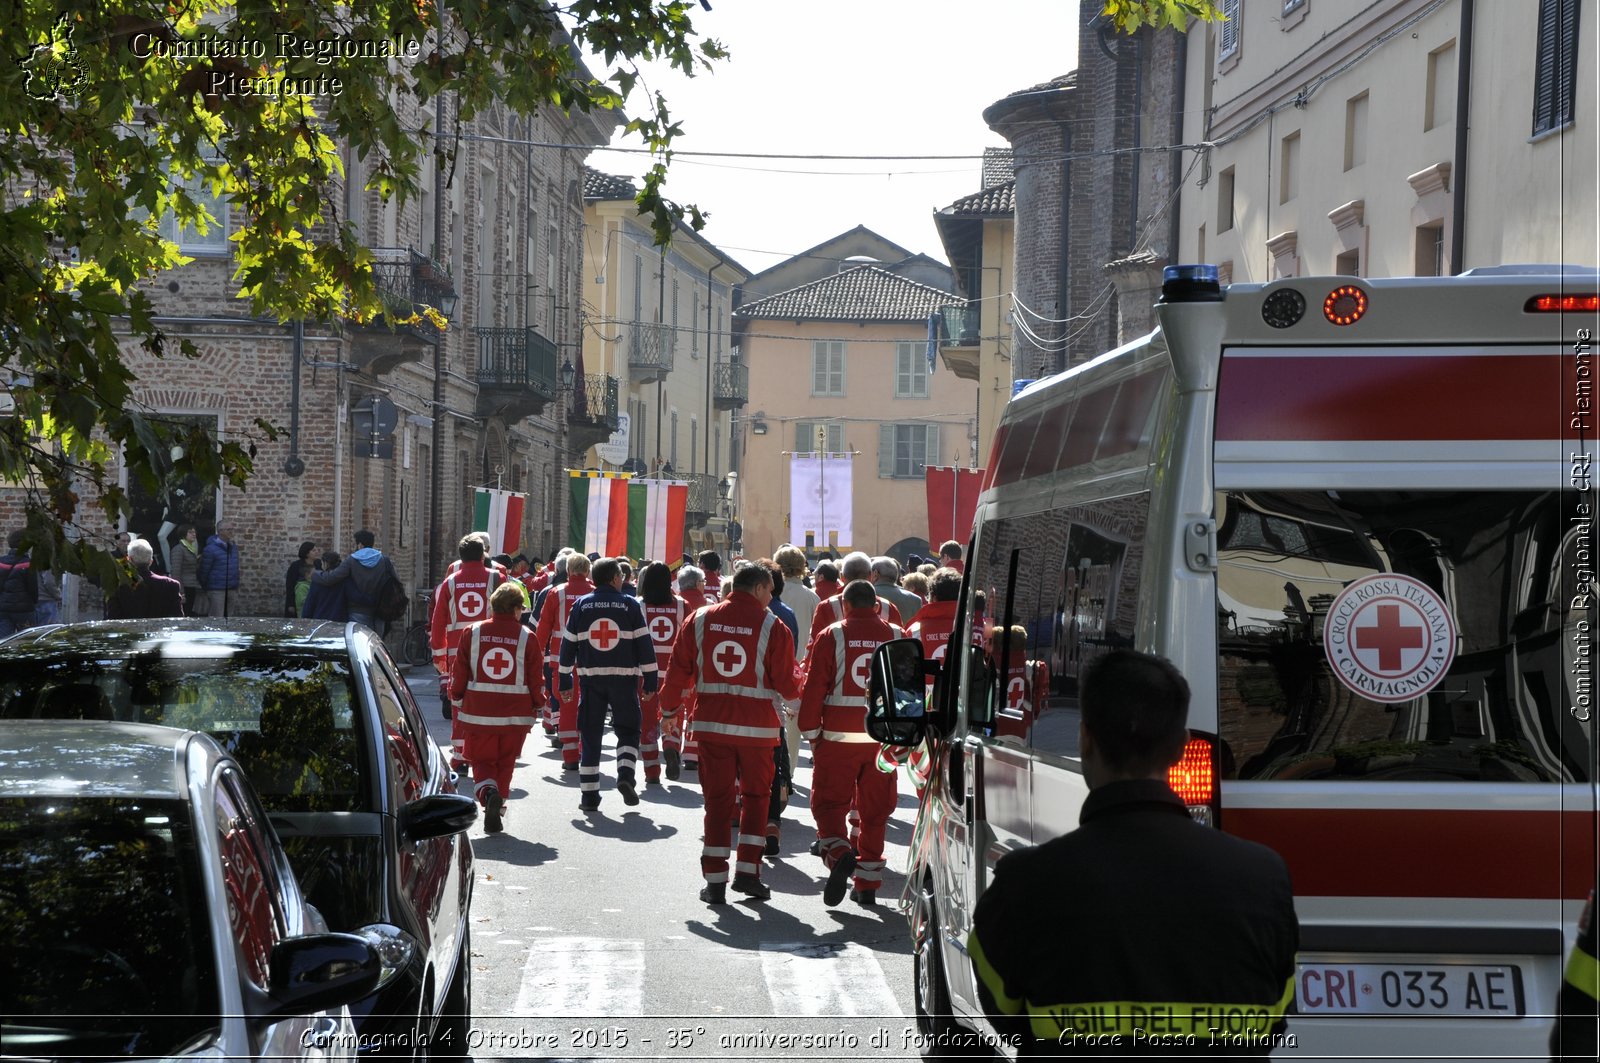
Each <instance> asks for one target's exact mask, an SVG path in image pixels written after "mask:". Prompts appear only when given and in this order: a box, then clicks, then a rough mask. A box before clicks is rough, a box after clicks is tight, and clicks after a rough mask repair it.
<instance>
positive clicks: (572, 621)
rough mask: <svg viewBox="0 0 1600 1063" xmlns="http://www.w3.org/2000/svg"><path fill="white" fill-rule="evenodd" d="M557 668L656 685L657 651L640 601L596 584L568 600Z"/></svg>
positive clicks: (591, 676)
mask: <svg viewBox="0 0 1600 1063" xmlns="http://www.w3.org/2000/svg"><path fill="white" fill-rule="evenodd" d="M561 670H562V671H563V672H565V673H567V674H571V673H573V672H574V671H576V673H577V675H578V678H579V679H621V678H633V679H640V678H642V679H643V680H644V689H645V691H646V693H654V692H655V689H656V677H657V669H656V651H655V647H654V646H652V645H651V643H650V629H649V628H647V627H645V626H644V610H643V609H642V608H641V607H640V605H639V599H637V598H630V597H628V596H627V595H626V594H623V593H622V592H621V591H619V590H617V589H616V588H615V587H597V588H596V589H595V590H594V591H593V592H592V593H590V594H586V595H584V596H583V597H581V598H579V599H578V600H577V601H576V602H574V603H573V606H572V612H571V614H569V615H568V617H567V624H566V629H565V631H564V632H563V633H562V639H561Z"/></svg>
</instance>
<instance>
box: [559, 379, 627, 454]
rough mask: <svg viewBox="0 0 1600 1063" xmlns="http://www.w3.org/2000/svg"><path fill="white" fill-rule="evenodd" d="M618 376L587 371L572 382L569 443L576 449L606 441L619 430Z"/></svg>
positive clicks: (568, 411) (570, 446)
mask: <svg viewBox="0 0 1600 1063" xmlns="http://www.w3.org/2000/svg"><path fill="white" fill-rule="evenodd" d="M618 390H619V388H618V385H617V378H616V377H614V376H602V375H600V374H597V373H585V374H584V375H582V376H580V377H578V378H577V379H576V380H575V381H574V382H573V390H572V404H571V405H570V406H569V407H568V408H567V437H568V441H567V445H568V447H569V449H571V450H576V451H583V450H588V449H589V448H590V447H592V446H594V445H595V444H596V443H604V442H605V441H606V440H607V439H609V438H610V437H611V433H613V432H615V431H616V430H617V393H618Z"/></svg>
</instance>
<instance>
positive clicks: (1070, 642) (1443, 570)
mask: <svg viewBox="0 0 1600 1063" xmlns="http://www.w3.org/2000/svg"><path fill="white" fill-rule="evenodd" d="M1597 290H1600V275H1597V274H1596V273H1595V272H1594V271H1592V270H1584V271H1576V270H1574V269H1572V268H1571V267H1567V268H1566V269H1565V270H1563V268H1562V267H1510V268H1508V267H1498V268H1495V269H1489V270H1475V271H1472V272H1470V273H1468V274H1464V275H1461V276H1458V277H1449V278H1395V279H1366V278H1357V277H1325V278H1293V279H1285V280H1279V281H1274V282H1272V283H1268V284H1254V285H1242V284H1240V285H1232V286H1230V287H1227V288H1226V289H1224V288H1222V287H1220V286H1219V285H1218V283H1217V277H1216V270H1215V269H1214V268H1212V267H1207V266H1194V267H1173V268H1171V269H1169V270H1168V273H1167V280H1166V283H1165V285H1164V287H1163V294H1162V299H1161V302H1160V304H1159V305H1158V307H1157V316H1158V320H1159V327H1158V329H1157V330H1156V331H1155V332H1153V333H1152V334H1150V335H1149V336H1147V337H1145V338H1143V339H1140V340H1137V341H1135V342H1133V343H1130V344H1128V345H1127V346H1124V347H1121V348H1119V349H1117V350H1114V351H1111V352H1109V353H1107V354H1105V355H1102V356H1101V357H1099V358H1097V359H1095V360H1093V361H1091V362H1089V363H1087V364H1084V365H1081V366H1078V367H1077V368H1074V369H1072V370H1070V371H1068V372H1065V373H1062V374H1060V375H1058V376H1054V377H1051V378H1049V379H1045V380H1040V381H1037V382H1035V383H1033V384H1032V385H1030V386H1028V387H1026V388H1025V389H1024V390H1022V391H1021V392H1020V393H1019V394H1018V395H1017V396H1016V397H1014V398H1013V399H1012V401H1011V402H1010V404H1009V405H1008V406H1007V408H1006V411H1005V414H1004V417H1003V420H1002V422H1001V423H1000V425H999V426H998V428H997V431H996V434H995V441H994V447H993V450H992V454H991V458H990V462H989V466H988V468H987V470H986V473H985V484H984V491H983V495H982V497H981V499H980V501H979V504H978V509H977V514H976V518H975V523H974V529H973V536H972V540H971V544H970V547H969V552H968V561H967V566H966V576H965V583H964V585H963V589H962V598H961V602H962V611H961V620H960V623H959V626H958V628H957V631H956V633H955V634H954V635H953V636H952V639H951V647H952V648H951V650H950V652H949V653H948V654H947V655H946V659H945V661H944V662H943V664H942V666H940V665H938V664H937V663H936V662H929V664H928V667H929V668H930V669H933V668H942V670H941V671H940V672H939V674H938V678H937V680H936V682H935V685H934V689H933V694H932V696H931V699H930V701H929V704H928V706H927V710H926V713H925V714H923V713H922V711H921V707H920V706H915V707H913V708H912V709H910V710H907V709H906V708H905V703H904V701H902V702H900V703H898V704H897V703H896V702H895V701H894V699H893V698H892V697H891V698H887V699H880V698H878V697H876V694H875V696H874V698H873V699H872V700H871V701H870V702H869V703H870V704H871V705H872V709H871V711H870V712H869V723H870V725H871V728H872V730H873V731H874V734H875V735H876V736H877V737H879V738H880V739H882V740H894V741H897V742H901V743H915V742H918V741H920V740H922V739H924V738H926V740H927V742H928V750H929V751H930V753H931V756H930V758H929V759H930V760H931V765H932V766H931V776H930V778H929V781H928V785H927V786H926V788H925V790H924V792H923V797H922V803H921V807H920V810H919V813H918V820H917V827H916V831H915V834H914V837H913V841H912V846H911V851H910V859H909V866H908V874H907V890H906V897H905V901H906V905H907V908H908V911H909V914H910V918H911V924H912V932H913V940H914V949H913V963H914V965H915V984H916V992H917V1001H916V1004H917V1015H918V1022H919V1033H920V1034H921V1035H922V1037H921V1043H922V1044H923V1046H924V1048H925V1054H926V1055H928V1056H930V1057H941V1056H944V1055H951V1054H959V1053H957V1052H955V1051H954V1049H955V1048H957V1047H959V1045H960V1044H962V1043H963V1040H964V1039H965V1040H967V1041H970V1040H971V1039H972V1038H974V1037H976V1038H978V1039H980V1040H981V1039H983V1038H985V1037H991V1038H992V1036H993V1031H992V1029H991V1028H990V1027H989V1026H988V1025H987V1024H986V1023H985V1022H984V1020H983V1018H982V1009H981V1007H980V1005H979V1003H978V994H977V985H976V979H975V976H974V973H973V967H972V963H971V961H970V958H969V956H968V954H967V947H966V942H967V935H968V932H969V931H970V930H971V921H972V912H973V908H974V906H975V904H976V902H977V901H978V898H979V897H981V896H982V894H983V891H984V889H985V887H986V886H987V884H988V882H989V880H990V877H991V875H992V874H993V872H994V868H995V865H996V863H997V862H998V861H999V860H1000V859H1001V858H1003V857H1004V856H1005V855H1006V854H1007V853H1011V852H1014V851H1016V850H1017V849H1020V848H1023V847H1025V846H1030V845H1037V844H1040V843H1042V842H1045V841H1048V840H1049V839H1051V838H1054V837H1056V836H1058V835H1060V834H1063V833H1065V832H1067V831H1070V830H1072V829H1074V828H1075V827H1076V826H1077V823H1078V813H1079V810H1080V809H1081V807H1082V805H1083V801H1084V798H1085V796H1086V794H1087V787H1086V786H1085V783H1084V777H1083V774H1082V767H1081V762H1080V760H1079V756H1078V748H1077V737H1078V713H1077V710H1076V700H1075V697H1076V692H1077V680H1078V677H1079V676H1080V675H1081V674H1082V672H1083V670H1084V668H1085V667H1087V666H1088V665H1089V664H1091V663H1092V662H1093V661H1094V659H1095V658H1096V657H1098V656H1100V655H1102V654H1104V653H1106V652H1108V651H1109V650H1111V649H1113V648H1116V647H1124V646H1126V647H1134V648H1137V649H1140V650H1145V651H1150V652H1153V653H1158V654H1161V655H1163V656H1165V657H1167V658H1169V659H1171V660H1172V661H1173V662H1174V663H1175V664H1176V665H1177V666H1178V668H1179V669H1180V670H1181V671H1182V672H1183V673H1184V675H1185V676H1186V677H1187V678H1188V680H1189V683H1190V686H1191V688H1192V691H1193V698H1192V704H1191V708H1190V718H1189V729H1190V734H1191V736H1192V737H1191V740H1190V742H1189V745H1188V748H1187V749H1186V751H1185V754H1184V757H1183V759H1182V760H1181V761H1180V762H1179V764H1178V765H1177V766H1175V767H1174V769H1173V771H1172V774H1171V781H1172V783H1173V786H1174V788H1175V789H1176V790H1177V791H1178V792H1179V793H1180V794H1181V795H1182V796H1183V797H1184V799H1185V802H1186V803H1187V804H1188V805H1189V807H1190V811H1191V814H1192V815H1193V816H1194V817H1195V818H1196V819H1197V820H1199V821H1200V822H1202V823H1205V824H1207V825H1209V826H1210V827H1212V828H1214V829H1218V830H1223V831H1227V832H1229V833H1231V834H1235V835H1238V836H1240V837H1243V838H1248V839H1250V840H1253V841H1257V842H1260V843H1261V844H1264V845H1267V846H1270V847H1271V848H1273V849H1275V850H1276V851H1277V852H1279V853H1280V854H1281V855H1282V856H1283V858H1284V859H1285V861H1286V862H1287V863H1288V866H1289V870H1290V873H1291V875H1292V878H1293V882H1294V889H1295V907H1296V911H1297V913H1298V916H1299V920H1300V952H1299V955H1298V958H1297V962H1298V970H1297V976H1296V993H1295V999H1294V1003H1293V1006H1292V1008H1291V1015H1290V1016H1289V1026H1288V1031H1287V1033H1288V1036H1287V1037H1286V1038H1284V1043H1283V1044H1282V1045H1280V1046H1279V1047H1278V1048H1277V1049H1275V1051H1274V1052H1273V1055H1274V1056H1275V1057H1282V1058H1294V1057H1296V1056H1303V1057H1308V1058H1309V1057H1335V1058H1361V1059H1400V1058H1410V1057H1414V1056H1416V1055H1431V1056H1447V1057H1451V1058H1456V1059H1466V1058H1472V1059H1479V1058H1488V1059H1494V1058H1503V1059H1511V1058H1520V1057H1529V1056H1540V1055H1541V1054H1543V1053H1546V1052H1547V1051H1548V1044H1549V1041H1548V1038H1549V1036H1550V1031H1551V1027H1552V1018H1551V1016H1552V1013H1553V1011H1554V1009H1555V1004H1556V1001H1557V999H1558V997H1559V995H1560V990H1561V982H1562V968H1563V964H1564V961H1565V957H1566V955H1567V953H1568V951H1569V950H1570V948H1571V945H1572V942H1573V939H1574V937H1575V934H1576V925H1577V921H1578V918H1579V915H1580V912H1581V911H1582V908H1583V904H1584V900H1585V898H1586V897H1587V896H1588V895H1589V893H1590V891H1591V890H1592V889H1593V888H1594V886H1595V882H1596V847H1597V846H1596V834H1597V788H1596V777H1597V768H1596V736H1595V725H1594V709H1595V705H1594V700H1595V696H1596V695H1595V686H1594V680H1593V677H1594V673H1595V669H1596V667H1597V663H1600V662H1597V660H1596V650H1595V643H1596V640H1595V628H1596V624H1597V623H1600V610H1597V609H1596V595H1597V586H1596V582H1595V575H1594V573H1595V569H1594V560H1595V531H1596V529H1595V523H1596V519H1597V516H1600V512H1597V493H1596V482H1597V477H1600V469H1597V468H1595V457H1596V443H1595V438H1596V437H1595V423H1596V420H1597V416H1596V411H1595V402H1594V399H1595V389H1594V385H1595V381H1596V376H1597V373H1596V354H1595V351H1594V350H1593V348H1592V344H1593V343H1594V341H1595V336H1596V333H1597V331H1600V319H1597ZM1017 640H1021V641H1022V642H1023V646H1022V647H1021V649H1020V650H1019V649H1018V647H1017V646H1015V645H1014V644H1012V643H1014V642H1015V641H1017ZM910 646H911V647H915V643H911V644H910ZM956 647H960V650H959V651H958V650H957V649H956ZM906 648H907V647H906V644H905V643H897V644H891V647H890V651H886V652H885V653H884V654H883V656H882V659H881V660H880V662H879V664H878V667H877V668H876V669H875V676H876V678H875V682H876V683H877V684H878V687H879V688H880V689H881V688H883V687H885V686H887V685H892V683H893V678H892V676H893V668H894V667H895V666H897V665H901V664H903V662H901V661H897V660H895V654H896V653H898V652H901V650H903V649H906ZM891 651H892V652H891ZM914 652H917V653H920V650H915V651H914ZM1017 659H1022V660H1026V661H1028V662H1030V665H1031V667H1033V668H1034V669H1035V670H1036V672H1039V673H1044V674H1047V675H1048V680H1047V685H1048V692H1047V693H1041V694H1036V696H1035V698H1034V701H1035V704H1032V705H1027V706H1024V707H1023V708H1024V710H1025V711H1023V712H1022V714H1021V715H1022V716H1023V718H1024V726H1020V727H1019V726H1016V725H1015V723H1014V720H1015V718H1016V717H1017V715H1018V713H1017V711H1016V709H1017V706H1016V704H1015V702H1016V696H1015V695H1016V691H1015V690H1014V689H1011V688H1012V687H1014V686H1015V684H1016V680H1015V672H1014V669H1009V668H1002V667H1000V666H999V664H998V662H999V661H1002V660H1017ZM903 670H904V669H903V668H902V671H903ZM912 674H915V670H914V669H912ZM1007 718H1010V719H1011V720H1012V721H1013V723H1012V725H1010V726H1006V725H1003V724H1004V723H1005V720H1006V719H1007ZM1173 888H1174V889H1181V888H1182V883H1174V884H1173ZM1037 916H1038V928H1039V933H1040V934H1044V935H1048V934H1050V933H1051V927H1052V921H1051V913H1050V912H1049V911H1041V912H1039V913H1037ZM1062 947H1063V948H1066V949H1070V948H1071V943H1070V942H1062ZM1173 947H1174V948H1182V947H1183V943H1182V941H1181V939H1177V940H1174V942H1173Z"/></svg>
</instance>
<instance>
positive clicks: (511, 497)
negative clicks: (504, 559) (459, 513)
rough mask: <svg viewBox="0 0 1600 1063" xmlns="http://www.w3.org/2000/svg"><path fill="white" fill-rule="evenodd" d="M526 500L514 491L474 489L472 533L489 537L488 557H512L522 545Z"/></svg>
mask: <svg viewBox="0 0 1600 1063" xmlns="http://www.w3.org/2000/svg"><path fill="white" fill-rule="evenodd" d="M527 501H528V496H527V495H524V494H518V493H516V492H515V491H496V490H492V489H490V488H487V487H480V488H478V489H477V497H476V498H475V500H474V502H473V509H472V530H473V531H481V532H488V533H489V553H490V554H491V555H494V554H513V553H516V551H517V547H519V546H521V545H522V510H523V507H524V505H526V503H527Z"/></svg>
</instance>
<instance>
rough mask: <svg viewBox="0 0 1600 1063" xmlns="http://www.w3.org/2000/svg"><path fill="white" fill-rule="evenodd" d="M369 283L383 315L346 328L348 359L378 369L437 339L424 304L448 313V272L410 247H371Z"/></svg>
mask: <svg viewBox="0 0 1600 1063" xmlns="http://www.w3.org/2000/svg"><path fill="white" fill-rule="evenodd" d="M370 250H371V252H372V283H373V286H374V287H375V288H376V289H377V291H378V299H379V301H380V302H381V303H382V304H383V309H384V313H383V316H381V317H379V318H377V319H375V320H373V321H371V322H369V323H367V324H365V325H362V326H361V327H358V328H356V329H354V330H352V333H351V337H350V360H351V361H353V362H354V363H355V364H356V365H358V366H360V367H361V369H362V370H363V371H366V372H371V373H373V374H378V373H382V372H385V371H387V370H390V369H393V368H394V367H395V366H397V365H403V364H404V363H406V362H416V361H421V360H422V359H423V358H424V356H426V355H427V354H428V353H429V352H430V351H431V350H432V349H433V344H434V343H435V342H436V341H438V340H439V339H440V338H441V333H440V331H439V330H438V329H437V328H435V327H434V326H433V324H432V322H430V321H429V320H428V319H427V318H426V317H423V316H421V313H422V310H423V308H424V307H433V308H434V309H436V310H439V311H440V312H441V313H444V314H445V315H446V316H449V312H450V311H451V310H452V309H453V304H454V301H455V295H456V290H455V284H454V283H453V282H452V281H451V279H450V271H449V270H448V269H446V268H445V267H444V266H442V265H440V264H439V263H437V262H435V261H434V260H433V259H431V258H429V257H428V256H427V255H424V254H422V253H421V252H419V251H417V250H416V249H415V248H411V247H374V248H371V249H370Z"/></svg>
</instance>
